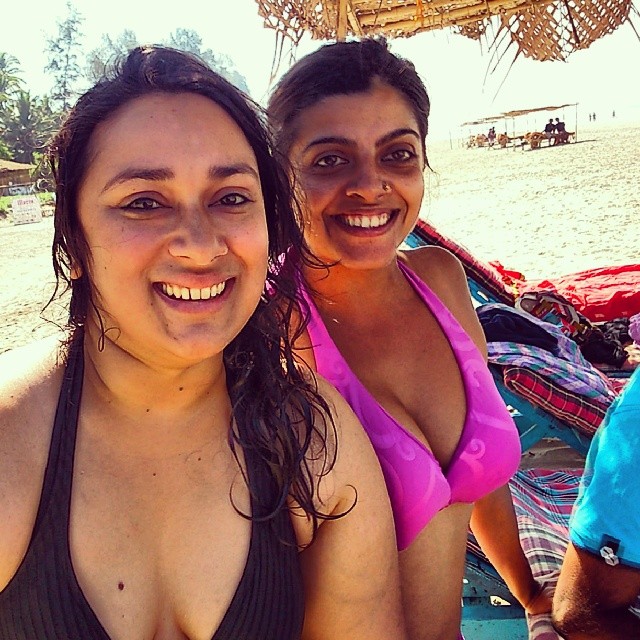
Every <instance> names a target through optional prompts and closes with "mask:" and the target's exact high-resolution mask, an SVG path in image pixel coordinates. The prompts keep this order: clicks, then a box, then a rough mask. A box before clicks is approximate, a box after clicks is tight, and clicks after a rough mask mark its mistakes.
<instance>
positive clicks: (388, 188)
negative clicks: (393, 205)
mask: <svg viewBox="0 0 640 640" xmlns="http://www.w3.org/2000/svg"><path fill="white" fill-rule="evenodd" d="M382 190H383V191H391V186H390V185H389V183H388V182H385V181H384V180H383V181H382Z"/></svg>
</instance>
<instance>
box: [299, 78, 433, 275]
mask: <svg viewBox="0 0 640 640" xmlns="http://www.w3.org/2000/svg"><path fill="white" fill-rule="evenodd" d="M293 127H294V139H293V143H292V145H291V149H290V152H289V157H290V160H291V162H292V164H293V167H294V170H295V171H296V175H297V178H298V180H299V186H300V189H301V191H302V200H303V202H304V206H305V213H306V218H307V219H306V223H307V226H306V227H305V236H306V239H307V242H308V243H309V246H310V247H311V250H312V251H313V252H314V253H315V254H316V255H317V256H318V257H320V258H322V259H324V260H328V261H331V262H335V261H339V262H340V264H341V265H342V266H344V267H347V268H356V269H371V268H377V267H380V266H384V265H387V264H389V263H390V262H391V261H392V260H393V259H394V258H395V252H396V249H397V247H398V246H399V245H400V244H401V242H402V241H403V240H404V239H405V237H406V236H407V234H408V233H409V232H410V231H411V229H412V228H413V226H414V224H415V222H416V219H417V217H418V213H419V210H420V204H421V202H422V196H423V193H424V176H423V172H424V162H423V159H422V158H423V147H422V140H421V137H420V133H419V128H418V124H417V120H416V117H415V115H414V113H413V111H412V109H411V107H410V105H409V104H408V102H407V101H406V99H405V98H404V97H403V96H402V94H401V93H399V92H398V91H397V90H395V89H393V88H391V87H389V86H388V85H385V84H382V83H380V82H374V83H373V85H372V88H371V89H370V90H369V91H367V92H364V93H354V94H348V95H336V96H330V97H327V98H324V99H323V100H321V101H320V102H318V103H317V104H316V105H314V106H312V107H310V108H308V109H306V110H304V111H303V112H302V113H301V114H300V115H299V116H298V117H297V118H296V120H295V122H294V124H293Z"/></svg>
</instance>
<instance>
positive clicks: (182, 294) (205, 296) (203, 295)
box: [160, 280, 227, 300]
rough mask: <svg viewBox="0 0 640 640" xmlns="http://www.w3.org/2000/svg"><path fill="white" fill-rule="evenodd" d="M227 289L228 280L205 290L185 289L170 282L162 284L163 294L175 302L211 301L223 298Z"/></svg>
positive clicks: (204, 288)
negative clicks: (219, 297)
mask: <svg viewBox="0 0 640 640" xmlns="http://www.w3.org/2000/svg"><path fill="white" fill-rule="evenodd" d="M226 287H227V280H225V281H223V282H220V283H219V284H214V285H212V286H210V287H203V288H191V287H183V286H181V285H179V284H169V283H168V282H161V283H160V289H161V290H162V293H164V294H165V295H166V296H167V297H169V298H173V299H174V300H210V299H211V298H217V297H218V296H221V295H222V294H223V293H224V290H225V289H226Z"/></svg>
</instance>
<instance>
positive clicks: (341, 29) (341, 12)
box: [336, 0, 348, 40]
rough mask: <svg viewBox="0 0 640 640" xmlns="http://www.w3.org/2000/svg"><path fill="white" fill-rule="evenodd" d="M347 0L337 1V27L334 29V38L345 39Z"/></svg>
mask: <svg viewBox="0 0 640 640" xmlns="http://www.w3.org/2000/svg"><path fill="white" fill-rule="evenodd" d="M347 24H348V22H347V0H340V2H339V3H338V27H337V29H336V39H337V40H346V39H347Z"/></svg>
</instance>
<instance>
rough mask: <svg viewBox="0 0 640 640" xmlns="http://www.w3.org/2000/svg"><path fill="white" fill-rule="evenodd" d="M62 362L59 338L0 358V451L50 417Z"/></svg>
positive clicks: (19, 349) (58, 384)
mask: <svg viewBox="0 0 640 640" xmlns="http://www.w3.org/2000/svg"><path fill="white" fill-rule="evenodd" d="M63 360H64V358H63V350H62V345H61V341H60V337H59V336H56V337H50V338H46V339H45V340H41V341H39V342H35V343H33V344H30V345H27V346H25V347H19V348H17V349H12V350H10V351H6V352H4V353H3V354H1V355H0V448H3V449H4V445H6V444H8V443H9V442H10V441H12V440H14V439H18V440H20V439H22V438H24V434H25V430H27V429H28V428H29V427H31V426H33V425H36V424H39V423H40V422H41V421H42V420H46V419H47V418H48V417H49V416H51V417H52V412H53V411H54V410H55V404H56V401H57V395H58V392H59V389H60V385H61V382H62V372H63V368H64V363H63ZM44 428H45V429H47V427H44ZM49 430H50V429H49Z"/></svg>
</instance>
